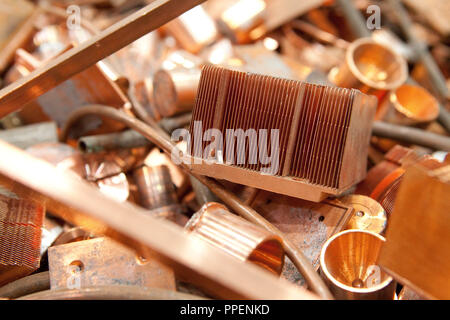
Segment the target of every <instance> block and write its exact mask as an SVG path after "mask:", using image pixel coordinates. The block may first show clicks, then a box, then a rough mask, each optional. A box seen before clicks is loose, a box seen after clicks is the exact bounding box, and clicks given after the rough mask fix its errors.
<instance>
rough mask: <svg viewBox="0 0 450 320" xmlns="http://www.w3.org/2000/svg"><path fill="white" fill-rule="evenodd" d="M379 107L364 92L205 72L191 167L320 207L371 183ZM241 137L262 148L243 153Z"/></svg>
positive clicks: (207, 69) (194, 118)
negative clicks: (328, 199)
mask: <svg viewBox="0 0 450 320" xmlns="http://www.w3.org/2000/svg"><path fill="white" fill-rule="evenodd" d="M376 103H377V102H376V99H375V97H370V96H367V95H364V94H362V93H361V92H359V91H357V90H348V89H342V88H335V87H326V86H321V85H314V84H308V83H303V82H298V81H293V80H285V79H280V78H274V77H270V76H263V75H256V74H248V73H243V72H238V71H231V70H227V69H223V68H219V67H214V66H206V67H204V69H203V71H202V76H201V79H200V84H199V90H198V94H197V100H196V105H195V108H194V111H193V114H192V121H191V127H190V135H191V155H192V157H193V158H192V160H193V161H191V167H192V169H193V171H194V172H196V173H199V174H202V175H207V176H211V177H215V178H219V179H224V180H229V181H232V182H235V183H240V184H244V185H248V186H252V187H255V188H259V189H264V190H268V191H272V192H276V193H281V194H286V195H290V196H293V197H298V198H303V199H306V200H310V201H315V202H319V201H321V200H323V199H325V198H326V197H327V196H329V195H338V194H341V193H342V192H344V191H345V190H348V189H349V188H350V187H351V186H353V185H354V184H356V183H358V182H359V181H361V180H362V179H364V177H365V175H366V164H367V154H368V146H369V138H370V131H371V123H372V120H373V117H374V113H375V107H376ZM209 129H218V130H219V131H220V132H221V134H222V141H216V142H214V143H208V142H209V141H211V139H212V137H209V136H208V134H209V133H210V132H211V131H210V130H209ZM238 129H242V131H238ZM262 129H264V130H265V132H266V133H267V134H266V135H264V130H263V131H261V130H262ZM207 130H208V132H207ZM230 130H233V132H231V131H230ZM239 132H241V133H244V134H245V135H247V136H250V137H252V136H253V137H254V138H257V140H258V142H256V141H255V140H256V139H252V140H250V139H247V138H248V137H244V139H237V140H238V147H237V148H236V139H235V138H236V136H237V135H239ZM244 134H243V135H244ZM277 134H278V137H277ZM243 135H241V138H242V136H243ZM258 135H259V138H258ZM255 136H256V137H255ZM242 140H244V141H242ZM246 140H249V141H251V142H254V143H250V144H248V143H247V142H248V141H247V142H245V141H246ZM221 142H223V148H220V144H221ZM243 142H245V146H244V143H243ZM264 142H266V144H264ZM258 143H259V146H260V148H259V150H258V146H257V145H258ZM272 143H273V146H272ZM277 143H278V145H277ZM214 144H216V146H214ZM206 147H207V148H206ZM269 150H271V151H270V152H269ZM208 151H210V153H209V154H208ZM258 153H259V159H258ZM269 154H270V157H271V159H268V158H269ZM261 158H262V159H263V161H262V160H261ZM202 160H211V161H207V162H206V161H202ZM225 160H226V161H225Z"/></svg>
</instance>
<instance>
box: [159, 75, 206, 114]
mask: <svg viewBox="0 0 450 320" xmlns="http://www.w3.org/2000/svg"><path fill="white" fill-rule="evenodd" d="M200 73H201V71H200V69H199V68H191V69H186V68H175V69H172V70H159V71H158V72H156V74H155V76H154V78H153V95H154V102H155V106H156V109H157V110H158V112H159V113H160V114H161V115H162V116H163V117H170V116H173V115H174V114H177V113H181V112H185V111H190V110H192V108H193V107H194V103H195V95H196V93H197V88H198V84H199V81H200Z"/></svg>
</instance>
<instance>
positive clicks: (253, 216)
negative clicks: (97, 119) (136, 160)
mask: <svg viewBox="0 0 450 320" xmlns="http://www.w3.org/2000/svg"><path fill="white" fill-rule="evenodd" d="M89 114H102V115H103V116H107V117H109V118H111V119H115V120H116V121H121V122H122V123H124V124H125V125H127V126H129V127H130V128H132V129H134V130H136V131H137V132H139V133H141V134H142V135H144V136H145V137H146V138H147V139H149V140H150V141H152V142H153V143H155V144H156V145H158V146H159V147H160V148H162V149H163V150H164V152H166V153H167V154H172V151H173V149H174V148H175V144H174V143H173V142H172V141H171V140H170V137H169V136H168V135H167V133H165V132H164V131H163V130H162V129H158V127H157V125H156V123H155V122H154V121H153V120H151V119H150V122H149V124H150V125H147V124H145V123H144V122H142V121H139V120H137V119H133V118H131V117H129V116H128V115H126V114H124V113H123V112H120V111H117V110H114V109H112V108H108V107H105V106H100V105H93V106H88V107H84V108H82V109H81V110H78V111H76V112H74V113H73V114H72V115H71V116H70V120H69V121H68V122H67V124H66V127H65V128H64V129H63V130H62V132H61V139H62V140H64V139H66V138H67V132H68V129H69V128H70V126H71V125H72V124H73V123H76V122H77V121H78V119H79V118H82V117H84V116H86V115H89ZM174 157H175V159H177V160H178V161H179V163H180V164H181V167H182V168H183V169H184V170H186V171H188V172H190V170H189V167H188V166H186V165H185V164H184V163H183V161H181V159H180V158H177V153H174ZM175 159H174V160H175ZM190 174H191V175H192V176H194V177H195V178H197V179H198V180H199V181H200V182H201V183H203V184H204V185H206V186H207V187H208V188H210V190H211V191H212V192H213V193H214V194H215V195H216V196H217V197H218V198H219V199H221V200H222V201H223V202H224V203H226V205H227V206H228V207H229V208H230V209H231V210H233V211H234V212H236V213H237V214H239V215H240V216H242V217H243V218H244V219H246V220H249V221H250V222H253V223H255V224H257V225H260V226H262V227H263V228H265V229H266V230H269V231H271V232H273V233H274V234H276V235H278V236H279V237H280V238H281V239H283V247H284V250H285V251H286V254H287V256H288V257H289V258H290V259H291V261H292V262H293V263H294V265H295V267H296V268H297V269H298V270H299V271H300V273H301V274H302V275H303V276H304V277H305V280H306V282H307V283H308V286H309V287H310V288H311V289H312V290H313V291H314V292H316V293H317V294H318V295H319V296H320V297H321V298H323V299H333V296H332V295H331V293H330V292H329V290H328V288H327V287H326V286H325V284H324V283H323V281H322V279H321V278H320V277H319V276H318V274H317V273H316V272H315V270H314V269H313V267H312V266H311V263H310V262H309V261H308V260H307V258H306V257H305V256H304V255H303V253H302V252H301V251H299V250H298V249H297V248H296V246H295V245H294V244H293V243H292V241H290V240H289V239H287V238H286V237H285V236H284V234H283V233H282V232H281V231H280V230H279V229H278V228H276V227H275V226H273V225H272V224H271V223H270V222H268V221H267V220H266V219H264V218H263V217H262V216H261V215H260V214H259V213H258V212H256V211H255V210H253V209H252V208H251V207H249V206H246V205H244V204H243V203H242V202H241V200H240V199H239V198H238V197H236V196H235V195H234V194H232V193H230V192H228V191H227V190H225V189H224V188H223V187H222V186H221V185H220V184H218V183H217V182H216V181H214V180H213V179H210V178H208V177H204V176H201V175H196V174H192V173H191V172H190Z"/></svg>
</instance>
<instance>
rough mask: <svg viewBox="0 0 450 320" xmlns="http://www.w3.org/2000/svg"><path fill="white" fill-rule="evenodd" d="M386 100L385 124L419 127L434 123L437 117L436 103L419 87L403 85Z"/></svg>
mask: <svg viewBox="0 0 450 320" xmlns="http://www.w3.org/2000/svg"><path fill="white" fill-rule="evenodd" d="M386 100H387V101H386V104H385V106H384V108H385V110H384V112H385V115H384V120H385V121H387V122H391V123H395V124H401V125H419V124H425V123H429V122H431V121H434V120H436V118H437V117H438V115H439V103H438V101H437V100H436V98H435V97H434V96H433V95H432V94H430V93H429V92H428V91H427V90H426V89H424V88H422V87H420V86H415V85H410V84H403V85H402V86H400V87H398V88H397V89H395V90H393V91H392V92H391V93H390V95H389V99H386ZM384 108H383V109H384Z"/></svg>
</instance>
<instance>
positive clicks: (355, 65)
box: [329, 38, 408, 99]
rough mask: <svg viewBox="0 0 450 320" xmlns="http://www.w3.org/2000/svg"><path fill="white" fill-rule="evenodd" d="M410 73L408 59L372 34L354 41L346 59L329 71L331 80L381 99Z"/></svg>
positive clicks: (341, 85)
mask: <svg viewBox="0 0 450 320" xmlns="http://www.w3.org/2000/svg"><path fill="white" fill-rule="evenodd" d="M407 77H408V67H407V64H406V60H405V59H404V58H403V57H402V56H401V55H399V54H397V53H395V52H394V51H392V50H391V49H390V48H388V47H386V46H384V45H382V44H380V43H377V42H375V41H374V40H373V39H371V38H361V39H358V40H356V41H354V42H352V43H351V44H350V46H349V47H348V49H347V52H346V56H345V62H343V63H342V64H341V65H340V66H339V67H337V68H333V69H332V70H331V71H330V73H329V80H330V81H331V82H333V83H334V84H336V85H337V86H339V87H345V88H355V89H359V90H361V91H362V92H363V93H367V94H373V95H375V96H377V97H378V98H379V99H381V98H383V96H384V95H385V94H386V92H388V91H390V90H394V89H396V88H398V87H399V86H401V85H402V84H403V83H404V82H405V81H406V79H407Z"/></svg>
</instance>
